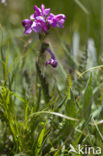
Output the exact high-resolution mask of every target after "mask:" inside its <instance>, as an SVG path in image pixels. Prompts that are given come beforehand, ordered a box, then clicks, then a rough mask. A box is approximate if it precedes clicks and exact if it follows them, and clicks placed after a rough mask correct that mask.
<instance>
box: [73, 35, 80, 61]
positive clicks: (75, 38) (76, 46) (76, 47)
mask: <svg viewBox="0 0 103 156" xmlns="http://www.w3.org/2000/svg"><path fill="white" fill-rule="evenodd" d="M79 44H80V36H79V33H78V32H74V34H73V41H72V50H73V51H72V53H73V58H74V59H75V60H77V58H78V54H79Z"/></svg>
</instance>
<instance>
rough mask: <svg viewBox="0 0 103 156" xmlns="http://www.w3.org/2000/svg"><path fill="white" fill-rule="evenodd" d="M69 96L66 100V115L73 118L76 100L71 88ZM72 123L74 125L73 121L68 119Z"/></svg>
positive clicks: (75, 113) (75, 110) (75, 111)
mask: <svg viewBox="0 0 103 156" xmlns="http://www.w3.org/2000/svg"><path fill="white" fill-rule="evenodd" d="M70 96H71V99H68V100H67V102H66V107H65V109H66V115H67V116H71V117H72V118H75V117H76V115H77V108H76V102H75V98H74V96H73V93H72V90H70ZM70 123H71V124H72V125H73V126H74V124H75V122H73V121H69V124H70Z"/></svg>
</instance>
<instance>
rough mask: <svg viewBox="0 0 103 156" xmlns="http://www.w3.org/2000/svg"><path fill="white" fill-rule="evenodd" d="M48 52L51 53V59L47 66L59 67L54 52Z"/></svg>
mask: <svg viewBox="0 0 103 156" xmlns="http://www.w3.org/2000/svg"><path fill="white" fill-rule="evenodd" d="M47 51H48V52H49V53H50V55H51V59H50V60H49V61H47V62H46V65H49V64H50V65H51V66H52V67H57V65H58V63H57V60H56V58H55V55H54V54H53V52H52V51H51V50H50V49H49V48H48V49H47Z"/></svg>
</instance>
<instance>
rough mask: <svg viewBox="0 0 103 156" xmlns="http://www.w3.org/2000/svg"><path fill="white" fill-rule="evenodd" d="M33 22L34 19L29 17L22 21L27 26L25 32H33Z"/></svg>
mask: <svg viewBox="0 0 103 156" xmlns="http://www.w3.org/2000/svg"><path fill="white" fill-rule="evenodd" d="M32 23H33V21H32V20H29V19H25V20H23V21H22V24H23V26H24V27H25V31H24V33H25V34H30V33H31V32H32V28H31V25H32Z"/></svg>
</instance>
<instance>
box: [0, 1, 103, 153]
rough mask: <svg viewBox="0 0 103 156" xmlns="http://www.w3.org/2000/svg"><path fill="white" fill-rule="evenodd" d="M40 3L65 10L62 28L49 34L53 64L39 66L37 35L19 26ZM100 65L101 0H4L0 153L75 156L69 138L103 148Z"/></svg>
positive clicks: (102, 48) (0, 44)
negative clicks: (55, 59) (54, 61)
mask: <svg viewBox="0 0 103 156" xmlns="http://www.w3.org/2000/svg"><path fill="white" fill-rule="evenodd" d="M42 3H44V4H45V5H46V7H49V8H51V10H52V12H53V13H54V14H56V13H57V14H58V13H64V14H66V23H65V27H64V29H61V30H59V29H56V30H52V31H51V32H50V33H49V34H48V36H47V38H46V41H47V42H48V43H49V45H50V47H51V49H52V51H54V53H55V55H56V58H57V61H58V67H57V68H55V69H54V68H52V67H51V66H48V67H45V65H44V64H41V68H39V67H37V66H36V64H35V63H36V60H37V56H38V54H39V50H40V43H39V41H38V36H37V34H35V33H32V35H24V29H23V27H22V25H21V21H22V20H23V19H25V18H29V15H30V14H32V12H33V5H34V4H37V5H38V6H40V5H41V4H42ZM48 57H49V56H48V55H47V56H46V58H45V59H47V58H48ZM102 64H103V0H85V1H84V0H65V1H62V0H56V1H53V0H49V1H47V0H39V1H38V0H29V1H27V0H20V1H19V0H15V1H14V0H7V1H6V3H4V4H3V3H2V1H1V2H0V155H1V156H2V155H4V154H5V155H7V156H9V155H10V156H12V155H15V156H24V155H25V156H26V155H30V156H32V155H33V156H38V155H41V156H42V155H43V156H49V155H50V156H52V155H53V156H64V155H67V156H69V155H73V156H75V154H74V153H69V149H70V144H72V145H73V146H74V147H76V146H77V145H78V144H81V145H88V146H92V147H97V146H98V147H101V148H102V149H103V143H102V142H103V126H102V124H103V69H102V67H103V65H102ZM37 73H38V74H37ZM102 154H103V151H102ZM81 155H82V154H81ZM90 155H91V156H92V155H93V153H92V152H91V154H90Z"/></svg>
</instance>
